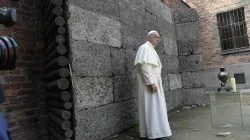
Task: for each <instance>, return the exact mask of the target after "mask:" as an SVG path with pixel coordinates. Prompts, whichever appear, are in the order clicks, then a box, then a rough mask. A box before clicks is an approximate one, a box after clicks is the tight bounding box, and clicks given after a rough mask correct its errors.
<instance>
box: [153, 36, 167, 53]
mask: <svg viewBox="0 0 250 140" xmlns="http://www.w3.org/2000/svg"><path fill="white" fill-rule="evenodd" d="M155 51H156V52H157V54H158V55H164V54H165V49H164V44H163V40H162V39H161V40H160V42H159V44H158V45H157V46H156V47H155Z"/></svg>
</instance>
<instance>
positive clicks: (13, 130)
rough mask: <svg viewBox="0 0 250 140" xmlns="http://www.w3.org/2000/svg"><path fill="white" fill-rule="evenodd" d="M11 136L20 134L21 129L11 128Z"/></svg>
mask: <svg viewBox="0 0 250 140" xmlns="http://www.w3.org/2000/svg"><path fill="white" fill-rule="evenodd" d="M10 132H11V134H18V133H20V132H21V127H16V128H12V129H10Z"/></svg>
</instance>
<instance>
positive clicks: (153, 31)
mask: <svg viewBox="0 0 250 140" xmlns="http://www.w3.org/2000/svg"><path fill="white" fill-rule="evenodd" d="M153 33H158V32H157V31H155V30H152V31H150V32H148V36H149V35H151V34H153Z"/></svg>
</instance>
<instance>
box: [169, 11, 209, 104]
mask: <svg viewBox="0 0 250 140" xmlns="http://www.w3.org/2000/svg"><path fill="white" fill-rule="evenodd" d="M174 21H175V24H176V40H177V48H178V56H179V62H180V63H179V68H180V73H181V82H182V87H183V88H182V94H183V101H184V104H201V103H207V102H208V100H207V97H206V95H204V87H205V83H204V72H203V69H202V54H201V51H200V44H199V25H198V17H197V13H196V11H195V10H194V9H187V10H175V12H174Z"/></svg>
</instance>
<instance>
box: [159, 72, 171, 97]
mask: <svg viewBox="0 0 250 140" xmlns="http://www.w3.org/2000/svg"><path fill="white" fill-rule="evenodd" d="M161 78H162V87H163V90H164V93H165V92H168V91H169V80H168V79H169V78H168V75H167V74H162V76H161Z"/></svg>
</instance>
